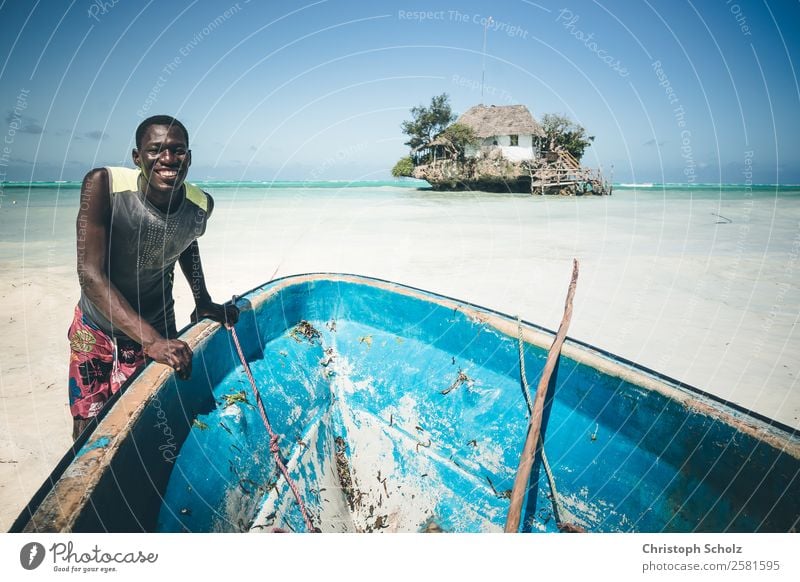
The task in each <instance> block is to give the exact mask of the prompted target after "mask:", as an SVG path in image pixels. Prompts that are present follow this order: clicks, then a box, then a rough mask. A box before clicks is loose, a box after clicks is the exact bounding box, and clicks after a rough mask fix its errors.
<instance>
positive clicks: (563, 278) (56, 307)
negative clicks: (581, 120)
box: [0, 188, 800, 529]
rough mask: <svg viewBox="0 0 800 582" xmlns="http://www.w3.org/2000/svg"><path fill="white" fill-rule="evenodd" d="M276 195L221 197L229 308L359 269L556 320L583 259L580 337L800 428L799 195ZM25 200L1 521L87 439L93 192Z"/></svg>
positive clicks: (5, 290)
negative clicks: (85, 239)
mask: <svg viewBox="0 0 800 582" xmlns="http://www.w3.org/2000/svg"><path fill="white" fill-rule="evenodd" d="M259 192H260V195H254V193H253V192H248V193H244V194H242V195H237V194H236V191H234V190H226V191H219V192H218V193H215V198H216V200H217V208H216V210H215V214H214V216H213V217H212V219H211V221H210V223H209V229H208V232H207V233H206V235H205V236H204V237H203V238H202V239H201V241H200V247H201V252H202V256H203V264H204V269H205V272H206V278H207V281H208V283H209V288H210V290H211V292H212V295H213V296H214V297H215V299H216V300H218V301H224V300H227V299H229V298H230V296H231V295H232V294H233V293H241V292H243V291H246V290H248V289H250V288H252V287H254V286H256V285H258V284H260V283H263V282H264V281H266V280H268V279H269V278H270V277H271V276H272V274H273V273H274V272H275V270H276V269H278V272H277V276H285V275H289V274H295V273H304V272H317V271H330V272H349V273H357V274H362V275H369V276H373V277H379V278H383V279H388V280H392V281H397V282H400V283H404V284H408V285H412V286H415V287H420V288H423V289H426V290H429V291H434V292H437V293H442V294H445V295H448V296H452V297H455V298H458V299H463V300H467V301H470V302H473V303H477V304H479V305H483V306H486V307H490V308H493V309H496V310H499V311H502V312H506V313H509V314H519V315H520V316H522V317H523V318H524V319H526V320H529V321H532V322H535V323H538V324H541V325H544V326H546V327H549V328H555V327H557V325H558V322H559V321H560V318H561V314H562V310H563V303H564V297H565V293H566V289H567V284H568V282H569V276H570V271H571V259H572V258H573V257H576V258H578V259H579V260H580V262H581V273H580V279H579V282H578V288H577V294H576V298H575V312H574V315H573V318H572V326H571V328H570V332H569V335H570V337H573V338H576V339H580V340H583V341H586V342H588V343H590V344H593V345H596V346H598V347H601V348H604V349H606V350H609V351H611V352H613V353H616V354H618V355H620V356H623V357H625V358H628V359H630V360H634V361H636V362H638V363H640V364H642V365H644V366H647V367H650V368H652V369H654V370H657V371H659V372H662V373H664V374H667V375H669V376H672V377H674V378H677V379H679V380H681V381H683V382H686V383H688V384H691V385H693V386H695V387H697V388H700V389H701V390H704V391H707V392H711V393H713V394H716V395H718V396H720V397H722V398H725V399H727V400H730V401H732V402H734V403H737V404H739V405H742V406H744V407H746V408H749V409H751V410H753V411H755V412H758V413H760V414H763V415H765V416H767V417H770V418H773V419H776V420H778V421H780V422H782V423H785V424H787V425H789V426H792V427H795V428H800V392H798V390H797V376H798V374H799V373H800V356H798V354H800V333H798V331H797V321H798V317H800V285H798V280H800V277H798V273H800V265H799V264H798V260H799V259H800V196H798V195H797V194H791V195H787V194H785V193H782V194H781V195H780V196H778V197H777V198H776V197H775V196H774V193H773V196H770V195H769V193H766V194H765V193H760V194H759V195H758V196H754V197H752V198H744V197H741V196H739V197H735V198H733V199H726V198H725V196H724V195H723V199H722V201H720V199H719V193H716V194H715V193H710V194H704V195H703V196H701V197H695V198H691V197H690V196H689V195H688V194H687V193H685V192H684V193H683V194H682V195H679V196H675V197H674V198H672V197H668V198H665V197H664V195H663V194H662V193H661V192H659V191H647V192H644V191H640V192H638V193H637V192H635V191H632V190H627V191H619V192H615V194H614V195H613V196H611V197H607V198H583V199H576V198H541V197H528V196H503V195H493V194H476V193H456V194H445V193H433V192H422V191H415V190H410V189H409V190H400V189H378V190H373V189H370V188H359V189H349V190H346V191H345V192H341V193H340V192H337V190H335V189H327V190H324V191H322V190H320V191H302V190H297V191H296V192H295V193H294V194H291V193H290V194H286V193H284V194H283V195H281V196H274V195H273V194H270V193H269V191H263V190H262V191H259ZM11 198H12V196H10V192H6V198H5V201H4V206H3V207H2V208H0V213H3V214H4V216H1V215H0V219H1V220H0V224H2V225H3V228H4V229H12V231H13V232H11V233H10V234H7V233H8V231H6V232H3V233H2V235H1V236H0V329H2V333H0V528H2V529H7V528H8V526H9V525H10V524H11V522H12V521H13V519H14V518H15V517H16V515H17V514H18V512H19V511H20V509H21V508H22V506H23V505H24V504H25V503H26V502H27V501H28V499H29V498H30V496H31V495H32V494H33V492H34V491H35V490H36V489H37V488H38V487H39V485H40V484H41V483H42V481H43V480H44V479H45V477H47V475H48V474H49V473H50V471H51V470H52V469H53V467H54V465H55V463H56V462H57V461H58V459H59V458H60V457H61V456H62V455H63V453H64V452H65V451H66V449H67V448H68V446H69V444H70V442H71V439H70V432H71V419H70V416H69V411H68V407H67V388H66V371H67V355H68V345H67V341H66V329H67V326H68V325H69V322H70V320H71V317H72V310H73V308H74V305H75V302H76V300H77V297H78V283H77V277H76V276H75V274H74V271H75V269H74V255H75V250H74V220H75V213H76V211H77V191H75V190H73V191H70V192H69V193H68V196H66V197H65V198H64V199H63V200H62V202H61V203H60V204H59V207H58V210H57V212H56V211H54V209H53V208H51V207H36V208H31V209H27V208H26V200H25V198H24V197H20V196H17V198H18V202H17V204H16V205H10V201H11ZM37 213H38V214H37ZM715 213H716V214H719V215H722V216H724V217H726V218H727V219H729V220H730V222H727V221H725V220H721V219H720V218H719V217H718V216H716V215H715ZM34 224H35V225H38V226H36V227H35V228H34V227H33V226H31V225H34ZM42 225H43V226H42ZM23 229H24V231H23ZM23 234H24V236H25V242H24V243H20V242H15V241H17V240H20V239H21V238H22V236H23ZM176 280H177V281H182V278H181V276H180V275H176ZM176 289H177V297H176V299H177V302H178V306H177V313H178V317H179V320H178V325H179V327H180V326H181V325H183V324H185V323H187V322H188V313H189V311H190V306H191V304H190V300H189V297H190V296H189V292H188V288H187V286H186V285H185V284H183V283H182V282H176Z"/></svg>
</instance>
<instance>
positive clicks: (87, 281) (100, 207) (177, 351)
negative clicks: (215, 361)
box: [76, 168, 192, 378]
mask: <svg viewBox="0 0 800 582" xmlns="http://www.w3.org/2000/svg"><path fill="white" fill-rule="evenodd" d="M110 224H111V194H110V189H109V179H108V172H107V171H106V170H105V169H103V168H101V169H96V170H92V171H91V172H89V173H88V174H86V177H85V178H84V180H83V186H82V187H81V203H80V209H79V210H78V220H77V225H76V226H77V239H78V281H79V282H80V285H81V290H82V291H83V293H84V294H85V295H86V297H87V298H88V299H89V300H90V301H91V302H92V303H93V304H94V306H95V307H97V309H98V310H99V311H100V312H101V313H102V314H103V315H104V316H105V317H106V318H107V319H108V320H109V321H113V322H114V326H115V327H116V328H117V329H120V330H121V331H122V332H123V333H125V335H127V336H128V337H130V338H131V339H132V340H134V341H136V342H138V343H140V344H141V345H142V348H143V349H144V353H145V354H146V355H147V356H148V357H150V358H152V359H154V360H155V361H157V362H160V363H162V364H167V365H168V366H172V367H173V368H175V370H177V371H178V372H179V374H180V375H181V377H184V378H188V377H189V375H190V374H191V371H192V350H191V349H190V348H189V346H188V345H187V344H186V343H185V342H182V341H180V340H170V341H167V340H165V339H164V338H163V337H161V335H160V334H159V333H158V332H157V331H156V330H155V329H154V328H153V326H152V325H150V324H149V323H148V322H147V321H145V320H143V319H142V318H141V317H139V314H138V313H136V311H135V310H134V309H133V308H132V307H131V305H130V304H129V303H128V302H127V300H126V299H125V298H124V297H123V296H122V294H121V293H120V292H119V290H118V289H117V288H116V287H115V286H114V284H113V283H112V282H111V280H110V279H109V278H108V274H107V269H106V254H107V251H106V249H107V248H108V236H109V227H110Z"/></svg>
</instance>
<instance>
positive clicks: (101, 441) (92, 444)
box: [76, 436, 111, 457]
mask: <svg viewBox="0 0 800 582" xmlns="http://www.w3.org/2000/svg"><path fill="white" fill-rule="evenodd" d="M110 442H111V439H110V438H109V437H107V436H103V437H100V438H98V439H94V440H90V441H89V442H88V443H86V444H85V445H83V446H82V447H81V449H80V450H79V451H78V453H77V455H76V456H78V457H81V456H83V455H85V454H86V453H88V452H89V451H93V450H95V449H102V448H103V447H107V446H108V445H109V443H110Z"/></svg>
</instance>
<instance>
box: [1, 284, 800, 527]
mask: <svg viewBox="0 0 800 582" xmlns="http://www.w3.org/2000/svg"><path fill="white" fill-rule="evenodd" d="M239 306H240V308H241V309H242V315H241V318H240V321H239V323H238V324H237V326H236V331H237V335H238V337H239V338H240V340H241V343H242V346H243V348H244V351H245V354H246V357H247V359H248V361H249V362H250V366H251V367H252V370H253V375H254V377H255V380H256V383H257V385H258V387H259V391H260V393H261V397H262V399H263V401H264V403H265V406H266V410H267V413H268V415H269V417H270V420H271V422H272V423H273V425H274V428H275V430H276V432H278V433H279V434H280V435H281V440H280V451H281V455H282V457H283V458H284V459H285V460H286V463H287V466H288V468H289V470H290V473H291V475H292V477H293V479H294V480H295V481H296V482H297V484H298V488H299V490H300V492H301V494H302V496H303V499H304V500H305V503H306V505H307V506H308V508H309V512H310V514H311V518H312V521H313V522H314V524H315V525H316V526H318V527H319V528H320V529H321V530H322V531H325V532H351V531H359V532H372V531H376V532H377V531H383V532H388V531H412V532H415V531H438V530H442V531H452V532H490V531H501V530H502V527H503V524H504V522H505V515H506V512H507V510H508V493H509V490H510V489H511V486H512V483H513V479H514V474H515V471H516V467H517V464H518V461H519V455H520V452H521V450H522V445H523V443H524V440H525V434H526V429H527V423H528V408H527V406H526V400H525V397H524V394H523V390H522V388H521V382H520V359H519V354H520V352H519V343H518V339H519V338H518V328H517V322H516V321H515V320H514V319H512V318H510V317H508V316H505V315H503V314H499V313H496V312H493V311H490V310H487V309H483V308H480V307H477V306H473V305H470V304H467V303H463V302H460V301H457V300H453V299H449V298H446V297H441V296H437V295H434V294H431V293H427V292H424V291H420V290H417V289H412V288H408V287H404V286H401V285H397V284H393V283H389V282H385V281H378V280H374V279H368V278H363V277H356V276H350V275H329V274H322V275H303V276H297V277H290V278H286V279H281V280H278V281H274V282H271V283H268V284H266V285H264V286H262V287H260V288H258V289H256V290H254V291H252V292H250V293H248V294H247V295H245V296H244V297H242V298H241V299H239ZM521 333H522V336H523V344H524V348H523V352H524V364H525V369H526V371H527V381H528V383H529V384H530V386H532V387H535V386H536V385H537V382H538V378H539V375H540V373H541V369H542V367H543V365H544V361H545V358H546V355H547V348H548V347H549V345H550V343H551V342H552V339H553V334H552V332H549V331H548V330H545V329H543V328H539V327H537V326H535V325H531V324H527V323H524V324H523V325H522V331H521ZM183 338H184V339H185V340H186V341H188V342H189V344H190V345H191V346H192V348H193V350H194V353H195V360H194V366H193V367H194V371H193V374H192V378H191V379H190V380H188V381H179V380H178V379H177V377H176V376H175V375H174V374H173V373H172V371H171V370H170V369H169V368H167V367H165V366H161V365H158V364H151V365H149V366H148V367H147V368H146V369H145V370H144V371H143V372H142V373H141V374H140V375H139V376H137V377H136V378H134V379H133V380H132V381H131V382H130V383H129V384H128V385H127V386H126V388H125V390H124V391H123V393H122V394H121V395H120V396H119V397H118V398H117V399H116V400H115V401H114V403H113V405H112V406H109V407H108V408H107V411H106V413H105V414H104V415H103V417H102V419H101V420H100V422H99V424H98V426H97V427H96V429H95V430H94V431H93V433H92V434H91V436H89V437H88V438H86V439H85V441H84V442H82V443H80V448H79V450H77V451H76V452H75V453H74V455H68V456H67V457H65V460H64V461H63V462H62V467H61V468H60V470H58V471H57V472H56V473H54V475H53V476H52V477H51V479H50V480H49V481H48V483H46V484H45V486H44V487H43V489H42V490H41V491H40V492H39V494H38V495H37V497H36V498H34V500H33V501H32V503H31V504H30V506H29V507H28V508H27V509H26V511H25V512H23V514H22V515H21V516H20V518H19V519H18V520H17V522H16V523H15V525H14V528H13V529H14V530H16V531H76V532H78V531H162V532H171V531H175V532H180V531H192V532H198V531H231V532H241V531H272V530H273V529H275V528H279V529H281V530H285V531H304V530H305V526H304V523H303V520H302V517H301V514H300V511H299V509H298V506H297V504H296V503H295V502H294V498H293V497H292V495H291V492H290V491H289V488H288V486H287V484H286V483H285V482H284V480H283V479H282V478H279V477H278V474H277V472H276V468H275V465H274V462H273V459H272V457H271V455H270V452H269V439H268V437H267V436H266V431H265V429H264V426H263V423H262V421H261V419H260V416H259V414H258V411H257V409H256V407H255V406H254V404H255V400H254V398H253V395H252V393H251V388H250V385H249V383H248V381H247V378H246V376H245V375H244V373H243V369H242V366H241V363H240V362H239V359H238V356H237V355H236V351H235V349H234V348H233V344H232V342H231V337H230V335H229V332H228V331H226V330H225V329H223V328H221V327H220V326H219V325H217V324H215V323H211V322H208V321H206V322H202V323H200V324H197V325H195V326H192V327H191V328H189V329H187V330H186V331H185V332H184V334H183ZM551 391H552V397H549V398H548V402H547V405H546V410H545V417H544V423H543V428H542V432H543V437H542V438H543V442H544V449H545V452H546V456H547V458H548V460H549V466H550V467H551V468H552V473H553V477H554V481H555V483H556V486H557V495H556V496H555V499H556V500H557V502H558V507H559V510H560V515H561V520H562V521H568V522H570V523H572V524H574V525H577V526H580V527H582V528H584V529H586V530H587V531H592V532H617V531H619V532H636V531H643V532H661V531H677V532H690V531H708V532H718V531H743V532H755V531H791V530H793V528H795V527H796V525H797V521H798V514H799V513H800V510H798V499H800V495H799V494H800V440H799V439H798V436H797V434H796V433H795V432H793V431H791V430H789V429H787V427H783V426H780V425H776V424H775V423H772V422H771V421H769V420H768V419H764V418H761V417H758V416H756V415H754V414H752V413H749V412H748V411H745V410H742V409H739V408H737V407H735V406H733V405H730V404H727V403H724V402H721V401H719V400H717V399H714V398H713V397H711V396H709V395H706V394H703V393H701V392H699V391H697V390H695V389H692V388H690V387H686V386H683V385H681V384H679V383H677V382H675V381H673V380H670V379H669V378H665V377H663V376H661V375H659V374H656V373H654V372H652V371H649V370H646V369H643V368H641V367H638V366H636V365H635V364H633V363H631V362H627V361H624V360H621V359H620V358H616V357H614V356H612V355H610V354H607V353H604V352H602V351H600V350H596V349H594V348H591V347H590V346H586V345H583V344H580V343H579V342H574V341H568V342H567V343H566V344H565V346H564V349H563V351H562V356H561V358H560V360H559V365H558V368H557V370H556V373H555V374H554V379H553V381H552V384H551ZM553 498H554V496H553V495H552V493H551V489H550V485H549V483H548V481H547V478H546V475H545V471H544V470H543V467H542V466H541V465H540V464H539V462H538V461H537V464H536V466H535V467H534V471H533V473H532V477H531V481H530V489H529V492H528V494H527V498H526V503H525V506H524V508H523V516H522V517H523V519H522V527H521V530H522V531H532V532H534V531H539V532H550V531H558V524H557V523H556V521H557V520H556V518H555V516H554V503H553Z"/></svg>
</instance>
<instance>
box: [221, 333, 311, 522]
mask: <svg viewBox="0 0 800 582" xmlns="http://www.w3.org/2000/svg"><path fill="white" fill-rule="evenodd" d="M225 327H226V328H227V329H228V331H230V332H231V337H232V338H233V343H234V345H235V346H236V351H237V352H238V353H239V360H241V362H242V367H243V368H244V373H245V375H247V379H248V380H250V387H251V388H252V389H253V394H254V396H255V400H256V408H258V412H259V414H260V415H261V420H262V421H263V422H264V426H265V427H266V429H267V433H268V434H269V450H270V452H271V453H272V456H273V458H274V459H275V464H276V465H277V466H278V468H279V469H280V471H281V473H282V474H283V478H284V479H286V482H287V483H288V484H289V488H290V489H291V490H292V493H293V494H294V498H295V500H297V505H298V506H299V507H300V513H301V514H302V515H303V521H305V523H306V528H307V530H308V531H309V532H318V531H319V530H318V529H316V528H315V527H314V524H313V523H312V522H311V518H309V517H308V511H307V510H306V505H305V503H304V502H303V498H302V497H301V496H300V491H299V489H298V488H297V484H296V483H295V482H294V480H293V479H292V478H291V477H290V476H289V470H288V469H287V468H286V465H285V464H284V462H283V459H282V458H281V448H280V437H279V436H278V435H277V434H276V433H275V431H274V430H272V425H271V424H270V422H269V418H267V411H266V409H265V408H264V403H263V402H262V401H261V395H260V394H259V392H258V387H257V386H256V381H255V378H253V374H252V372H251V371H250V366H249V365H248V363H247V359H246V358H245V357H244V351H242V346H241V344H240V343H239V337H238V336H237V335H236V330H235V329H234V328H233V326H232V325H230V324H229V323H226V324H225Z"/></svg>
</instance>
